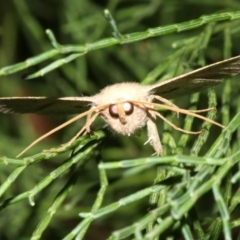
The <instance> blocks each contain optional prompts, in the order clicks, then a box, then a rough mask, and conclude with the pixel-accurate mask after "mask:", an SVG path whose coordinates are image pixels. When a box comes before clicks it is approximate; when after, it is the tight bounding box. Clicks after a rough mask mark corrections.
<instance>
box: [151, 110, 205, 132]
mask: <svg viewBox="0 0 240 240" xmlns="http://www.w3.org/2000/svg"><path fill="white" fill-rule="evenodd" d="M155 114H156V115H157V116H158V117H160V118H161V119H162V120H163V121H165V122H166V123H168V124H169V125H170V126H171V127H173V128H174V129H176V130H178V131H180V132H183V133H187V134H199V133H201V132H202V131H197V132H193V131H187V130H184V129H182V128H180V127H178V126H176V125H175V124H173V123H172V122H170V121H169V120H167V119H166V118H165V117H163V115H162V114H160V113H159V112H155Z"/></svg>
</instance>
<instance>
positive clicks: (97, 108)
mask: <svg viewBox="0 0 240 240" xmlns="http://www.w3.org/2000/svg"><path fill="white" fill-rule="evenodd" d="M109 106H110V104H105V105H102V106H98V107H95V108H92V109H90V110H88V111H86V112H84V113H81V114H79V115H77V116H75V117H73V118H72V119H70V120H68V121H67V122H65V123H63V124H61V125H60V126H58V127H56V128H54V129H52V130H51V131H49V132H47V133H46V134H44V135H42V136H41V137H39V138H38V139H36V140H35V141H34V142H32V143H31V144H30V145H29V146H28V147H26V148H25V149H24V150H23V151H22V152H21V153H19V154H18V155H17V156H16V157H20V156H22V155H23V154H24V153H25V152H26V151H28V150H29V149H30V148H31V147H33V146H34V145H36V144H37V143H39V142H40V141H42V140H43V139H44V138H46V137H48V136H50V135H51V134H53V133H55V132H57V131H58V130H60V129H62V128H64V127H66V126H67V125H69V124H71V123H73V122H75V121H77V120H78V119H80V118H82V117H84V116H86V115H89V114H91V113H92V112H95V111H100V110H102V109H104V108H106V107H109Z"/></svg>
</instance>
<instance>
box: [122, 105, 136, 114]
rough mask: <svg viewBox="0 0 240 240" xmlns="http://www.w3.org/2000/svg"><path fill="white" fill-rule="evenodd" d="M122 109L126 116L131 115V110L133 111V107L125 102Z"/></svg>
mask: <svg viewBox="0 0 240 240" xmlns="http://www.w3.org/2000/svg"><path fill="white" fill-rule="evenodd" d="M123 109H124V112H125V113H126V114H127V115H130V114H132V113H133V109H134V106H133V104H132V103H130V102H125V103H124V104H123Z"/></svg>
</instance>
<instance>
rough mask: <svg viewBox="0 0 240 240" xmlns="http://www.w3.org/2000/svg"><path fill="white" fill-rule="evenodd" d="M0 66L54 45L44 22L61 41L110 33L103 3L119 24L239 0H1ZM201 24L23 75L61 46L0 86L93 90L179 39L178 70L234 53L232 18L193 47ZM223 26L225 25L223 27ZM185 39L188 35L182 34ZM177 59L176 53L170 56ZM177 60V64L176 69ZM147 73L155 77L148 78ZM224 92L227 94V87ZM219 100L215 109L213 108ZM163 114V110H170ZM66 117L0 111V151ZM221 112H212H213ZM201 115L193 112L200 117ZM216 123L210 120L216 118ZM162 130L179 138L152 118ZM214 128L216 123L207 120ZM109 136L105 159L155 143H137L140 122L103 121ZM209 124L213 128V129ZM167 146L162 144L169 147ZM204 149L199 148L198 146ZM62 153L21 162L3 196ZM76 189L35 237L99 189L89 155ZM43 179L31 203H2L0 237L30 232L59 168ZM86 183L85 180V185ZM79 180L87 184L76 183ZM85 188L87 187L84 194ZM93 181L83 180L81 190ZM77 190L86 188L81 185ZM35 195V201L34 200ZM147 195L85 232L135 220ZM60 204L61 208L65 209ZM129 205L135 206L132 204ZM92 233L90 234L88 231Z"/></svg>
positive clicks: (40, 92)
mask: <svg viewBox="0 0 240 240" xmlns="http://www.w3.org/2000/svg"><path fill="white" fill-rule="evenodd" d="M0 6H1V7H0V68H1V67H6V66H10V65H13V64H16V63H19V62H23V61H25V60H26V59H28V58H30V57H33V56H36V55H38V54H41V53H43V52H46V51H50V50H51V49H52V46H51V43H50V41H49V39H48V38H47V36H46V34H45V30H46V29H51V30H52V31H53V33H54V35H55V37H56V39H57V41H58V42H59V43H60V44H62V45H69V44H71V45H84V44H86V43H93V42H96V41H98V40H101V39H104V38H108V37H111V36H112V29H111V26H110V24H109V22H108V21H107V20H106V19H105V17H104V14H103V11H104V9H109V10H110V12H111V14H112V15H113V17H114V19H115V20H116V22H117V26H118V29H119V31H120V32H121V33H122V34H127V33H134V32H140V31H146V30H147V29H148V28H156V27H159V26H165V25H171V24H177V23H181V22H184V21H190V20H192V19H197V18H199V17H200V16H202V15H209V14H215V13H221V12H227V11H236V10H239V9H240V2H239V1H238V0H235V1H234V0H231V1H229V0H228V1H218V0H211V1H197V0H182V1H179V0H168V1H163V0H142V1H134V0H130V1H129V0H112V1H107V0H105V1H103V0H95V1H94V0H88V1H83V0H68V1H61V0H47V1H46V0H45V1H44V0H34V1H32V0H10V1H3V0H0ZM206 28H207V25H203V26H202V27H199V28H196V29H193V30H189V31H184V32H180V33H177V32H173V33H171V34H167V35H163V36H159V37H154V38H149V39H146V40H143V41H137V42H134V43H132V44H125V45H124V44H123V45H114V46H111V47H107V48H104V49H100V50H96V51H89V52H88V53H87V54H85V55H84V56H82V57H80V58H77V59H76V60H74V61H72V62H70V63H68V64H66V65H63V66H62V67H60V68H57V69H56V70H53V71H51V72H49V73H47V74H46V75H45V76H43V77H38V78H35V79H32V80H24V77H25V76H26V75H29V74H31V73H34V72H36V71H38V70H40V69H41V68H43V67H45V66H47V65H48V64H50V63H51V62H53V60H57V59H59V58H61V57H64V56H57V57H55V58H54V59H48V60H46V61H44V62H42V63H40V64H38V65H36V66H33V67H26V69H24V70H22V71H19V72H16V73H14V74H9V75H6V76H1V77H0V96H1V97H10V96H52V97H62V96H82V95H92V94H95V93H97V92H99V90H100V89H102V88H103V87H105V86H107V85H110V84H113V83H116V82H124V81H136V82H142V81H144V80H145V83H146V82H147V81H146V77H147V76H148V74H149V73H150V72H151V71H152V70H153V69H155V68H156V66H158V65H159V64H161V63H162V62H164V61H165V60H166V59H167V58H169V57H171V56H173V54H174V53H175V52H176V51H178V50H179V49H181V48H183V47H185V48H187V47H189V50H188V52H187V53H186V54H184V55H183V56H182V58H181V66H179V65H178V66H177V67H178V71H179V73H182V72H183V71H188V70H189V69H195V68H197V67H200V66H202V65H205V64H210V63H213V62H216V61H220V60H222V59H224V58H226V57H231V56H236V55H239V52H240V44H239V30H240V28H239V20H237V21H224V22H218V23H215V24H214V23H212V24H211V29H212V32H211V36H210V37H209V39H208V43H207V45H204V47H203V48H201V46H198V47H199V48H196V47H195V46H194V45H193V44H192V43H191V44H192V45H191V44H189V45H188V44H186V43H187V41H190V40H191V38H194V37H196V39H197V37H198V36H199V37H200V36H201V34H203V33H204V32H205V31H206ZM226 33H228V34H226ZM226 36H231V38H230V43H229V44H226ZM190 42H191V41H190ZM177 64H179V62H178V63H177ZM179 67H180V69H179ZM178 71H176V64H175V65H174V63H173V64H172V65H170V66H169V68H168V69H167V70H166V72H164V73H163V74H161V76H158V77H157V79H156V81H160V79H167V78H169V77H173V76H174V75H176V74H178ZM152 83H153V82H152ZM232 84H233V87H232V88H231V89H232V90H231V91H232V92H231V94H232V96H237V94H238V92H239V82H238V83H237V82H235V83H232ZM222 90H223V86H219V87H217V90H216V91H217V99H218V100H219V99H221V97H222ZM229 96H230V95H229ZM231 101H232V103H233V105H232V109H231V110H232V112H231V113H230V118H231V117H232V116H234V114H235V113H236V108H235V106H236V102H237V99H236V98H232V99H231ZM175 103H177V104H180V106H181V107H184V108H188V107H189V105H190V102H189V97H185V98H181V100H178V101H176V102H175ZM221 106H222V105H221V102H220V103H219V108H220V111H219V115H220V113H221ZM207 107H208V98H207V92H205V93H202V94H201V96H200V102H199V104H198V108H207ZM219 108H218V109H219ZM165 116H168V117H171V116H172V114H171V113H166V115H165ZM67 119H69V117H68V116H61V117H54V116H53V117H45V116H44V117H43V116H36V115H33V114H30V115H26V116H14V115H2V114H1V116H0V123H1V124H0V126H1V127H0V155H1V156H3V155H5V156H8V157H14V156H15V155H16V154H18V153H19V152H20V151H21V150H23V149H24V148H25V147H26V146H27V145H28V144H30V143H31V142H32V141H33V140H35V139H36V138H37V137H40V136H41V135H42V134H44V133H45V132H47V131H49V130H51V129H52V128H54V127H56V126H57V125H59V124H60V123H63V122H64V121H66V120H67ZM218 120H219V121H220V122H221V121H222V120H221V119H220V118H219V119H218ZM183 121H184V119H183V117H182V118H181V116H180V118H179V119H177V124H178V125H179V126H182V125H183ZM83 124H84V119H83V120H81V121H78V122H77V123H75V124H72V125H71V126H69V127H67V128H66V129H64V130H62V131H60V132H58V133H56V134H54V135H52V136H51V137H49V138H48V139H46V140H44V141H42V142H41V143H39V144H38V145H36V146H35V147H34V148H33V149H31V150H30V151H29V153H28V155H30V154H34V153H37V152H39V151H41V150H42V149H46V148H50V147H54V146H56V145H59V144H62V143H64V142H67V141H68V140H69V139H71V137H72V136H73V135H74V133H76V132H77V131H78V130H79V129H80V127H81V126H82V125H83ZM200 124H201V121H196V122H195V125H194V126H196V127H198V126H199V125H200ZM102 126H104V123H103V122H102V121H101V120H99V121H96V123H95V124H94V125H93V127H92V129H93V130H97V129H100V128H102ZM214 129H215V128H214ZM164 131H165V132H168V131H170V132H171V134H173V136H174V139H175V141H176V142H178V139H179V138H180V136H181V133H179V132H176V131H173V133H172V130H169V128H168V127H164V125H163V124H162V123H161V121H159V133H160V135H161V134H162V132H164ZM214 131H215V133H216V135H217V133H218V132H219V131H220V130H219V129H217V128H216V129H215V130H214ZM106 133H107V137H106V139H105V141H104V144H103V145H102V146H101V149H99V151H100V154H101V155H100V156H101V159H104V160H105V161H113V160H120V159H128V158H136V157H145V156H149V155H151V154H152V153H153V150H152V148H151V147H150V146H149V145H144V147H143V143H144V142H145V141H146V139H147V134H146V131H145V130H143V132H142V133H141V135H140V136H132V137H124V136H118V135H116V134H113V133H112V132H111V131H106ZM216 135H215V134H212V135H211V136H210V140H209V141H210V142H211V138H213V139H216ZM195 139H196V137H195V136H190V139H189V141H188V144H187V146H186V148H185V149H184V152H183V153H185V154H187V153H189V151H190V150H189V149H190V148H191V146H192V144H193V142H194V140H195ZM175 150H176V149H171V150H170V151H169V152H168V153H169V154H172V153H176V151H175ZM203 152H204V148H203ZM64 159H65V156H60V157H58V158H56V159H54V160H51V161H49V162H47V161H45V162H44V163H42V162H41V163H40V164H38V165H34V166H31V167H30V169H31V170H29V171H26V172H24V174H23V175H21V177H20V178H19V179H18V181H17V182H16V183H15V185H14V186H13V188H12V189H11V190H9V191H8V192H7V194H6V196H5V197H4V198H7V197H11V196H13V195H16V194H18V193H20V192H24V191H26V190H28V189H30V188H31V187H33V186H34V184H36V182H38V181H39V180H40V179H42V178H43V177H44V176H45V175H46V174H47V173H49V172H50V171H51V170H53V169H55V168H56V166H58V165H59V163H60V162H61V161H63V160H64ZM12 169H13V168H10V167H1V170H0V183H1V182H3V181H5V179H6V178H7V176H8V175H9V174H10V173H11V171H12ZM81 174H82V175H81V189H80V188H78V186H76V187H75V188H74V190H73V192H72V193H71V195H70V196H69V198H68V201H69V202H68V203H66V205H67V204H69V205H70V207H69V209H70V210H69V209H68V208H67V207H66V206H65V208H64V207H63V208H62V209H61V210H59V212H58V213H57V215H56V216H55V218H54V219H53V221H52V222H51V223H50V225H49V227H48V228H47V230H46V231H45V233H44V237H43V238H42V239H61V238H63V237H64V236H65V235H66V234H67V233H68V232H69V231H71V230H72V229H73V228H74V227H75V225H76V223H77V222H78V221H79V217H78V215H77V214H78V213H79V212H80V211H84V210H83V209H85V211H88V210H89V206H91V204H92V201H93V199H94V198H95V194H96V189H98V185H97V182H98V173H97V169H96V162H95V161H94V160H93V161H92V162H91V163H89V164H88V166H87V167H86V169H85V172H84V173H81ZM118 174H120V173H115V172H113V173H111V174H110V176H111V177H113V178H114V177H117V176H118ZM153 174H155V170H154V169H152V170H149V171H148V172H147V173H146V175H145V177H144V179H143V178H142V177H141V176H139V178H138V179H137V178H129V179H123V180H122V181H120V182H118V183H117V184H115V185H113V186H112V188H111V189H110V190H109V194H108V196H107V198H106V202H112V201H113V200H114V199H115V200H116V199H119V198H120V196H121V194H123V193H124V195H126V194H127V193H128V191H129V189H125V186H126V184H127V185H128V186H130V188H136V189H137V188H138V187H139V181H140V182H141V183H140V184H141V186H144V185H148V184H151V183H152V179H153V177H152V176H153ZM58 180H59V181H58V182H57V183H56V184H55V185H54V186H51V188H48V189H46V190H44V191H43V192H42V193H41V195H39V199H37V200H39V201H41V200H43V199H44V200H45V201H43V202H42V203H41V204H39V205H38V206H36V207H34V208H32V207H30V206H29V204H28V202H27V201H24V202H21V203H19V204H16V205H13V206H11V207H10V208H8V209H5V210H3V212H2V213H1V214H2V216H1V217H0V239H28V238H29V236H31V233H32V232H33V230H34V228H35V226H36V224H37V223H38V221H39V218H40V216H41V214H42V213H43V212H44V211H46V209H47V207H48V204H49V203H50V202H51V201H52V200H53V198H54V196H55V194H56V193H57V192H58V191H59V189H60V187H61V186H62V184H64V182H65V180H66V179H64V177H63V178H61V179H58ZM90 187H91V188H90ZM83 189H85V190H83ZM86 189H88V194H85V192H87V190H86ZM89 189H91V190H89ZM82 191H83V192H84V194H83V193H82ZM37 200H36V201H37ZM146 206H147V201H142V202H141V201H140V202H139V205H135V206H134V207H132V208H131V209H129V208H126V209H123V210H122V211H121V212H120V211H118V214H119V215H118V216H114V215H110V216H109V217H108V218H106V219H100V220H98V221H96V222H94V224H93V225H92V226H91V229H90V230H89V231H88V232H87V235H86V237H85V239H105V238H106V237H107V236H108V235H109V233H110V232H111V231H112V230H113V229H118V228H120V227H122V226H124V224H125V221H130V222H131V221H133V220H134V219H136V218H137V217H139V216H141V211H145V209H146ZM66 209H68V210H66ZM133 213H134V214H133ZM96 236H97V237H96Z"/></svg>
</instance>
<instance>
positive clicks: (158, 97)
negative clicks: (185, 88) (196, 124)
mask: <svg viewBox="0 0 240 240" xmlns="http://www.w3.org/2000/svg"><path fill="white" fill-rule="evenodd" d="M153 99H157V100H159V101H160V102H163V103H166V104H167V105H169V106H171V107H175V108H179V107H178V106H177V105H175V104H174V103H172V102H171V101H169V100H167V99H166V98H163V97H161V96H157V95H153V96H152V100H153Z"/></svg>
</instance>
